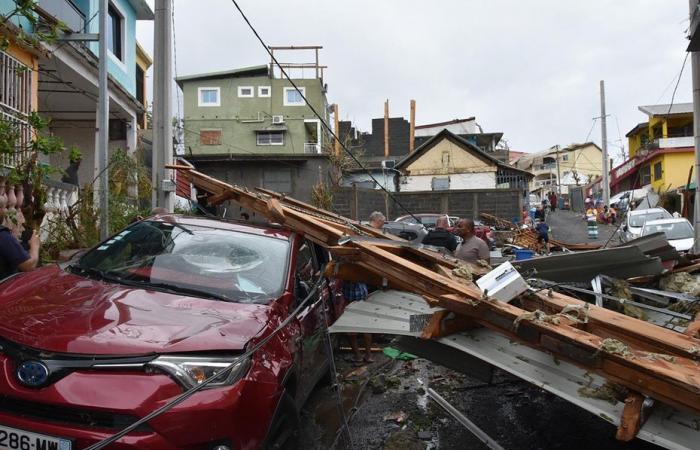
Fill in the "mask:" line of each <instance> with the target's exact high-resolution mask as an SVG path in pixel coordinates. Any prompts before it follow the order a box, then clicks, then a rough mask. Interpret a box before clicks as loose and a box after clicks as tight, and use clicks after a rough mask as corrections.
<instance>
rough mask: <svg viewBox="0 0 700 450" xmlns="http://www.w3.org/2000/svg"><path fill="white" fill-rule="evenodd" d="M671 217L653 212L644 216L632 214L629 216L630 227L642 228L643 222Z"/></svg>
mask: <svg viewBox="0 0 700 450" xmlns="http://www.w3.org/2000/svg"><path fill="white" fill-rule="evenodd" d="M670 218H671V215H670V214H669V213H667V212H666V211H654V212H650V213H646V214H634V215H632V216H630V226H631V227H643V226H644V222H648V221H651V220H661V219H670Z"/></svg>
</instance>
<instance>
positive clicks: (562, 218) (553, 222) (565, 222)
mask: <svg viewBox="0 0 700 450" xmlns="http://www.w3.org/2000/svg"><path fill="white" fill-rule="evenodd" d="M547 224H549V228H550V230H551V231H550V236H552V237H553V238H554V239H557V240H559V241H563V242H568V243H570V244H580V243H600V244H605V243H606V242H607V241H608V239H609V238H610V236H612V235H613V234H614V233H615V230H616V229H617V225H605V224H598V239H588V230H587V229H586V221H585V220H583V214H582V213H575V212H572V211H570V210H560V209H558V210H556V211H555V212H553V213H552V212H550V213H548V214H547ZM619 243H620V239H619V237H618V235H616V236H615V237H613V238H612V240H611V241H610V244H608V246H613V245H617V244H619Z"/></svg>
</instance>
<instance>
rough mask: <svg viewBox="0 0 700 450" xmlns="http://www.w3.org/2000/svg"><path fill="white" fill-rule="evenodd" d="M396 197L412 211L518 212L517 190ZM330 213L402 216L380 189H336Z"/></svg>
mask: <svg viewBox="0 0 700 450" xmlns="http://www.w3.org/2000/svg"><path fill="white" fill-rule="evenodd" d="M394 196H395V197H396V198H397V200H398V201H399V202H400V203H401V204H402V205H403V206H404V207H405V208H406V209H408V210H409V211H411V212H412V213H414V214H416V213H446V214H449V215H453V216H459V217H471V218H474V219H477V218H478V217H479V214H481V213H484V212H485V213H489V214H494V215H497V216H499V217H503V218H505V219H513V218H517V217H519V215H520V209H521V198H520V191H518V190H506V189H484V190H461V191H439V192H437V191H425V192H397V193H394ZM333 210H334V212H336V213H338V214H341V215H344V216H346V217H351V218H358V219H360V220H367V217H368V216H369V214H370V213H372V211H381V212H383V213H384V214H386V215H387V217H388V218H389V220H393V219H395V218H397V217H399V216H403V215H406V214H407V213H406V211H404V210H403V209H402V208H401V207H400V206H399V205H398V204H397V203H396V202H395V201H393V200H392V199H390V198H389V199H388V201H387V200H386V194H385V193H384V192H383V191H377V190H369V189H356V190H355V189H353V188H338V189H336V190H335V191H334V193H333Z"/></svg>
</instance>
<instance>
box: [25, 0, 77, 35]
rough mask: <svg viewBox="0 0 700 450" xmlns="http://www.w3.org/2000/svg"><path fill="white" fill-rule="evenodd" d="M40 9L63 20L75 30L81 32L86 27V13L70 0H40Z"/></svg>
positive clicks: (38, 2)
mask: <svg viewBox="0 0 700 450" xmlns="http://www.w3.org/2000/svg"><path fill="white" fill-rule="evenodd" d="M37 7H38V9H39V11H40V12H41V13H43V14H45V15H47V16H50V17H53V18H54V19H56V20H58V21H61V22H63V23H64V24H66V26H67V27H68V28H69V29H70V30H71V31H73V32H76V33H80V32H82V31H83V30H84V28H85V15H84V14H83V12H82V11H80V10H79V9H78V8H77V7H76V6H75V5H74V4H73V2H71V1H70V0H38V1H37Z"/></svg>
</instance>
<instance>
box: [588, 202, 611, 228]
mask: <svg viewBox="0 0 700 450" xmlns="http://www.w3.org/2000/svg"><path fill="white" fill-rule="evenodd" d="M585 219H586V220H588V221H591V220H595V221H596V222H597V223H605V224H612V225H614V224H615V223H616V222H617V211H616V210H615V208H613V207H612V206H608V205H603V204H602V203H598V204H596V203H595V202H594V201H593V200H592V199H590V198H586V216H585Z"/></svg>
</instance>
